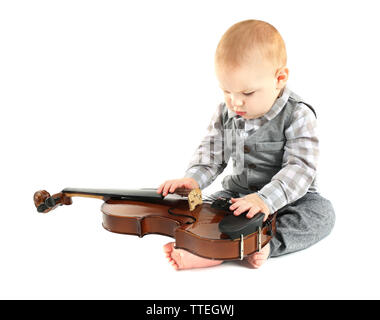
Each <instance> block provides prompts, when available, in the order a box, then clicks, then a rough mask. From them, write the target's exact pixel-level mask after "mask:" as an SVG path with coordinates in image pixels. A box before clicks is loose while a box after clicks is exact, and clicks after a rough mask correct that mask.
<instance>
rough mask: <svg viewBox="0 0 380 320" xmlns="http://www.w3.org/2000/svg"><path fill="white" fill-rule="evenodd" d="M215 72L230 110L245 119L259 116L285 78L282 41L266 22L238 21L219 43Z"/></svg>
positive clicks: (280, 88) (267, 109) (269, 103)
mask: <svg viewBox="0 0 380 320" xmlns="http://www.w3.org/2000/svg"><path fill="white" fill-rule="evenodd" d="M215 72H216V76H217V78H218V80H219V85H220V87H221V89H222V90H223V92H224V98H225V102H226V105H227V107H228V108H229V109H230V110H232V111H234V112H236V113H237V114H239V115H241V116H242V117H243V118H245V119H254V118H258V117H261V116H262V115H264V114H265V113H267V112H268V111H269V110H270V108H271V107H272V105H273V103H274V102H275V100H276V99H277V97H278V96H279V94H280V93H281V92H282V89H283V88H284V87H285V85H286V82H287V80H288V74H289V70H288V68H287V67H286V49H285V43H284V41H283V39H282V37H281V35H280V34H279V32H278V31H277V30H276V29H275V28H274V27H273V26H272V25H270V24H269V23H266V22H264V21H260V20H246V21H241V22H238V23H236V24H234V25H233V26H232V27H230V28H229V29H228V30H227V31H226V33H225V34H224V35H223V37H222V39H221V40H220V42H219V44H218V47H217V49H216V53H215ZM239 112H245V113H244V114H240V113H239Z"/></svg>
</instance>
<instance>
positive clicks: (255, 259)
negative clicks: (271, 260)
mask: <svg viewBox="0 0 380 320" xmlns="http://www.w3.org/2000/svg"><path fill="white" fill-rule="evenodd" d="M269 253H270V245H269V243H268V244H267V245H266V246H264V247H263V248H262V249H261V251H260V252H255V253H253V254H251V255H250V256H248V257H247V258H246V259H247V262H248V264H249V265H250V266H252V267H253V268H255V269H258V268H260V267H261V266H262V265H263V264H264V262H265V261H267V259H268V256H269Z"/></svg>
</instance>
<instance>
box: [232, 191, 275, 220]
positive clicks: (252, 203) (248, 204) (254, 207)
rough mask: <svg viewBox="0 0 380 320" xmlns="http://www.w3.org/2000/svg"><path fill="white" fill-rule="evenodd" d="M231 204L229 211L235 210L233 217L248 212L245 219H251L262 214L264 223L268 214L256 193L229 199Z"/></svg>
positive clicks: (267, 209) (268, 211)
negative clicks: (257, 214)
mask: <svg viewBox="0 0 380 320" xmlns="http://www.w3.org/2000/svg"><path fill="white" fill-rule="evenodd" d="M231 202H232V205H231V206H230V210H235V211H234V215H235V216H238V215H240V214H242V213H243V212H246V211H248V210H249V211H248V213H247V215H246V217H247V218H252V217H253V216H254V215H255V214H256V213H259V212H262V213H264V215H265V217H264V221H265V220H266V219H267V218H268V216H269V214H270V210H269V208H268V207H267V205H266V204H265V202H264V201H263V200H262V199H261V198H260V197H259V196H258V194H257V193H252V194H248V195H246V196H244V197H243V198H231Z"/></svg>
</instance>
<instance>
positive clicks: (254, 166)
mask: <svg viewBox="0 0 380 320" xmlns="http://www.w3.org/2000/svg"><path fill="white" fill-rule="evenodd" d="M248 168H249V169H255V168H256V165H255V164H254V163H250V164H249V165H248Z"/></svg>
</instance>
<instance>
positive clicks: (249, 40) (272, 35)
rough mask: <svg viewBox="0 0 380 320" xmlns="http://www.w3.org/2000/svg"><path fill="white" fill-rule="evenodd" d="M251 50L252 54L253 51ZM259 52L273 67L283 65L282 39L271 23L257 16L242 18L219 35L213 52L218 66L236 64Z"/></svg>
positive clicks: (283, 50) (239, 64) (285, 57)
mask: <svg viewBox="0 0 380 320" xmlns="http://www.w3.org/2000/svg"><path fill="white" fill-rule="evenodd" d="M252 54H254V55H252ZM255 54H259V55H260V57H261V58H265V59H268V61H270V62H272V63H273V65H274V67H275V68H276V69H277V68H280V67H284V66H286V60H287V56H286V48H285V42H284V40H283V39H282V37H281V35H280V33H279V32H278V31H277V29H276V28H275V27H273V26H272V25H271V24H269V23H267V22H264V21H260V20H245V21H241V22H238V23H236V24H234V25H233V26H231V27H230V28H229V29H228V30H227V31H226V32H225V33H224V35H223V36H222V38H221V39H220V41H219V44H218V46H217V48H216V52H215V63H216V64H217V65H218V66H228V67H232V68H234V67H239V66H241V64H242V63H244V62H247V61H248V60H249V59H252V57H253V56H254V57H256V55H255Z"/></svg>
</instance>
